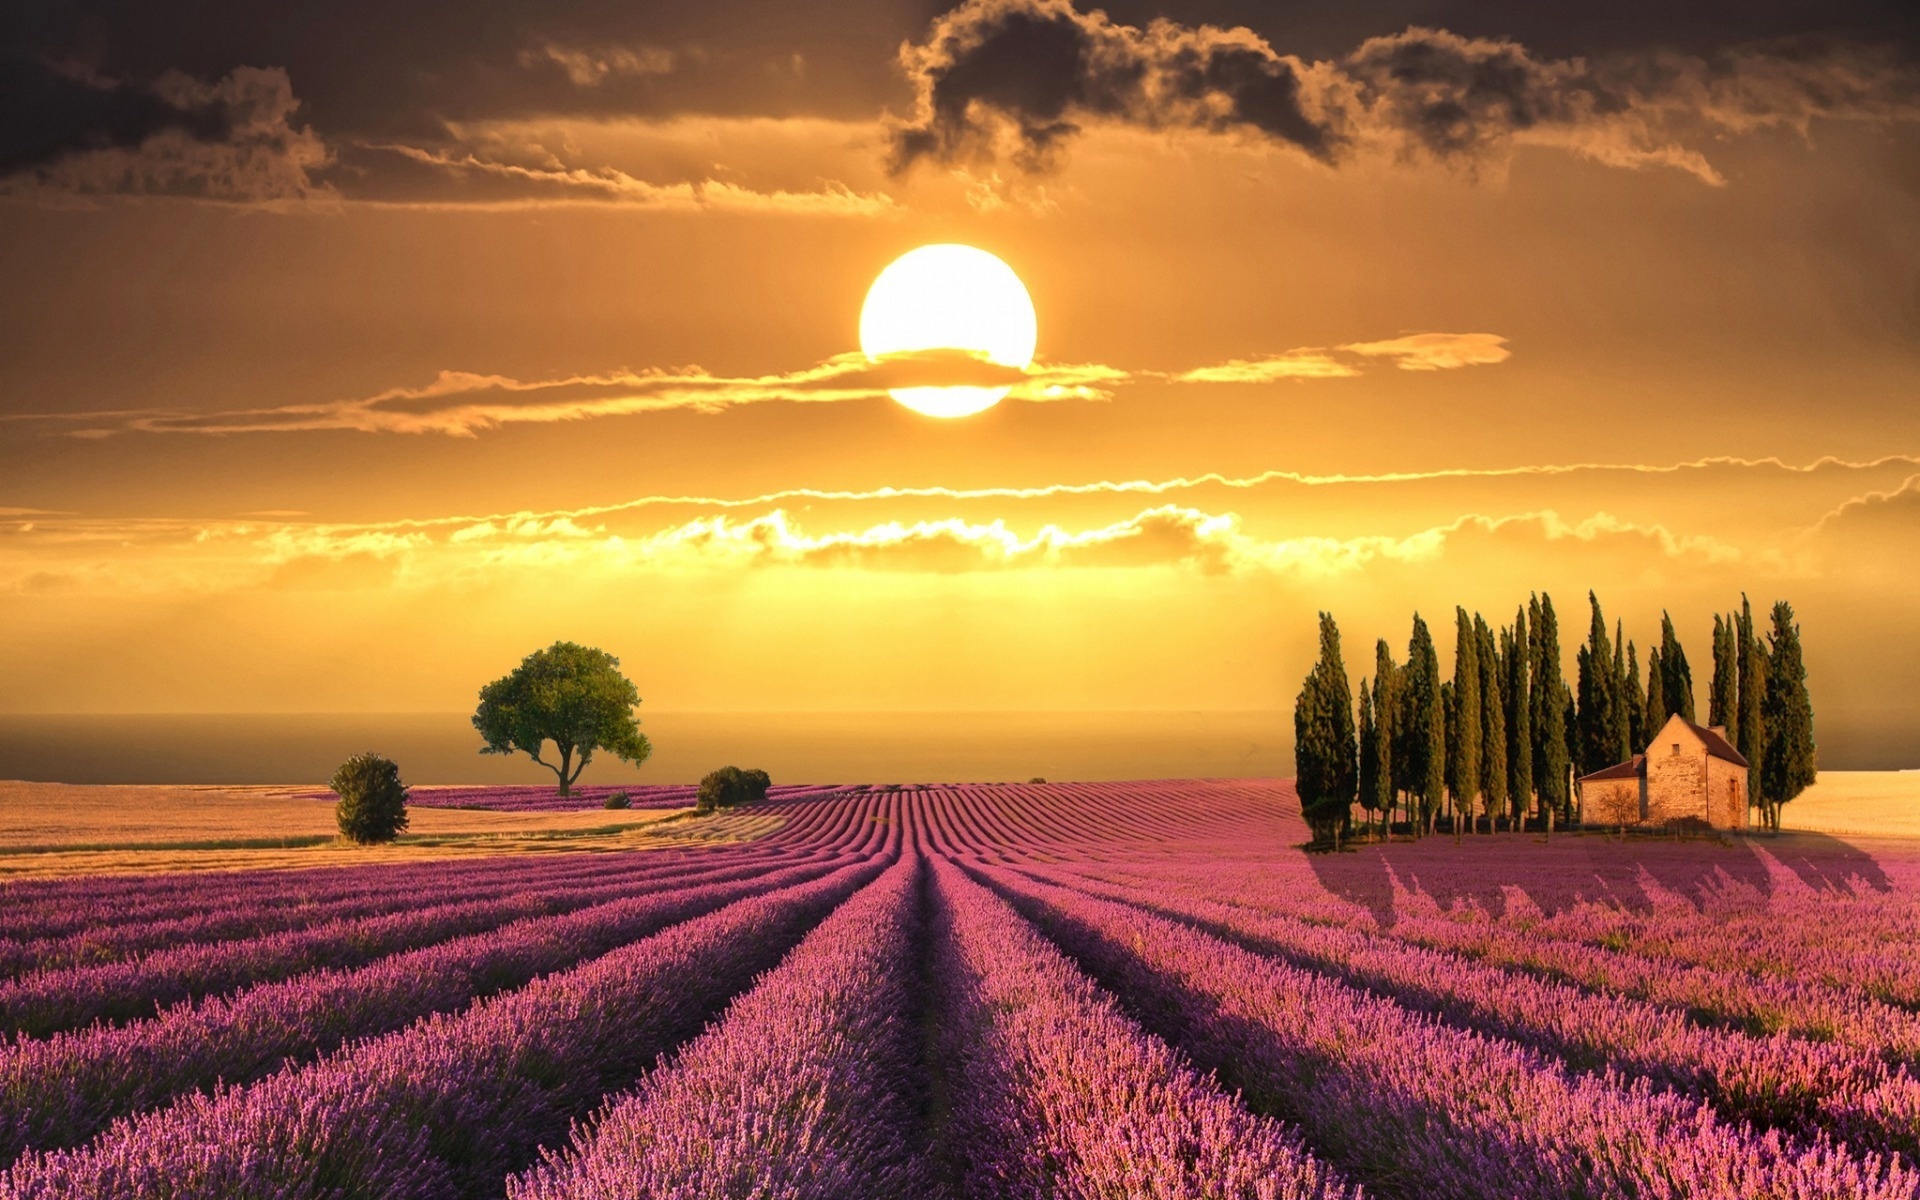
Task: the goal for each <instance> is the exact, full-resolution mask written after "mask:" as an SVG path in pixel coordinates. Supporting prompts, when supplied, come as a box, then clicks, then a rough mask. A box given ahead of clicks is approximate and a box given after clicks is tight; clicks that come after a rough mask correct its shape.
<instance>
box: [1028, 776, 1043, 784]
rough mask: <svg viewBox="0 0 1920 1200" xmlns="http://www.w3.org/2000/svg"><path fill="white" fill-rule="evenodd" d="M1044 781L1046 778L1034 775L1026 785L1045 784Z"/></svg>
mask: <svg viewBox="0 0 1920 1200" xmlns="http://www.w3.org/2000/svg"><path fill="white" fill-rule="evenodd" d="M1046 781H1047V777H1046V776H1045V775H1035V776H1034V777H1033V778H1032V779H1029V780H1027V782H1028V783H1045V782H1046Z"/></svg>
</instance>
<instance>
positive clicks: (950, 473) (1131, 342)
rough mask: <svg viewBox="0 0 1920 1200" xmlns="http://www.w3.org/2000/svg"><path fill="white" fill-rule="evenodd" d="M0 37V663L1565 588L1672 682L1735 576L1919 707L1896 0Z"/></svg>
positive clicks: (1187, 673)
mask: <svg viewBox="0 0 1920 1200" xmlns="http://www.w3.org/2000/svg"><path fill="white" fill-rule="evenodd" d="M0 100H3V101H4V102H3V103H0V676H3V677H4V679H5V681H6V686H5V688H4V694H0V709H4V710H6V711H12V712H17V713H29V712H34V713H54V712H81V713H86V712H93V713H108V712H261V713H269V712H302V711H330V712H384V711H448V710H455V709H463V708H466V707H468V706H470V705H471V704H472V701H473V696H474V694H475V692H476V691H477V689H478V687H479V686H480V684H482V683H484V682H485V681H486V680H488V679H490V678H493V677H494V676H497V675H499V674H502V673H504V672H505V671H506V670H507V669H508V668H510V667H511V666H512V665H513V663H514V662H516V661H517V660H518V658H519V657H520V656H521V655H522V654H524V653H526V652H528V651H529V650H532V649H534V648H536V647H538V646H541V645H545V644H546V643H548V642H551V641H553V640H555V639H558V638H567V639H571V640H576V641H582V642H587V643H590V644H594V645H598V646H601V647H603V648H605V649H607V650H609V651H610V652H612V653H614V654H616V655H618V656H619V657H620V658H621V659H622V662H623V664H624V666H625V668H626V670H627V673H628V674H629V675H630V677H632V678H633V679H634V681H635V682H636V684H637V685H638V687H639V690H640V693H641V695H642V696H643V697H644V698H645V705H644V706H643V712H644V711H646V710H648V709H655V710H660V711H786V712H819V711H862V712H872V711H946V710H1012V711H1017V710H1059V711H1078V710H1143V711H1144V710H1172V709H1183V710H1202V711H1206V710H1267V709H1273V710H1277V709H1284V708H1285V707H1287V706H1288V705H1289V704H1290V703H1291V700H1292V697H1293V695H1294V694H1295V692H1297V690H1298V688H1299V686H1300V680H1301V678H1302V677H1303V676H1304V674H1305V672H1306V670H1307V668H1308V666H1309V665H1310V659H1311V656H1312V654H1313V651H1314V638H1315V614H1316V612H1318V611H1321V610H1325V611H1329V612H1331V613H1333V614H1334V615H1335V617H1336V618H1338V620H1339V621H1340V624H1341V628H1342V631H1343V634H1344V636H1345V639H1346V647H1347V660H1348V665H1349V670H1350V673H1351V674H1352V675H1354V676H1355V677H1356V678H1357V677H1358V676H1359V675H1361V674H1362V673H1363V672H1364V671H1365V670H1366V669H1367V668H1368V667H1369V666H1370V664H1371V661H1372V646H1373V643H1374V640H1375V639H1376V638H1381V637H1385V638H1388V639H1389V640H1390V642H1391V643H1392V644H1393V646H1394V647H1395V649H1396V651H1398V652H1399V653H1401V654H1402V655H1404V652H1405V645H1406V640H1407V631H1408V623H1409V620H1410V617H1411V614H1412V613H1413V612H1414V611H1415V610H1418V611H1420V612H1421V613H1422V614H1423V615H1425V616H1426V618H1427V619H1428V620H1429V621H1430V622H1432V623H1433V624H1435V625H1436V627H1437V628H1441V629H1442V630H1445V629H1447V628H1450V626H1451V622H1452V613H1453V609H1454V606H1455V605H1463V606H1465V607H1466V608H1467V609H1468V610H1469V611H1474V610H1479V611H1483V612H1485V613H1486V614H1487V616H1488V618H1489V619H1490V620H1492V621H1494V622H1496V623H1498V622H1500V621H1507V620H1511V618H1512V614H1513V612H1514V610H1515V608H1516V606H1517V605H1520V604H1523V603H1524V602H1525V600H1526V598H1527V597H1528V595H1529V594H1530V593H1533V592H1537V591H1544V592H1547V593H1549V594H1550V595H1551V596H1552V597H1553V599H1554V601H1555V604H1556V606H1557V608H1558V610H1559V612H1560V616H1561V623H1562V627H1563V630H1564V631H1565V637H1564V642H1565V650H1566V654H1567V656H1568V666H1569V672H1570V673H1571V663H1572V654H1573V650H1574V642H1575V639H1576V638H1577V636H1578V635H1579V633H1580V631H1582V630H1584V629H1585V627H1586V623H1587V593H1588V592H1589V591H1590V590H1591V591H1593V592H1595V593H1596V594H1597V595H1598V596H1599V598H1600V600H1601V602H1602V603H1603V605H1604V606H1605V611H1606V614H1607V618H1608V620H1609V621H1610V622H1611V621H1612V620H1614V619H1619V620H1620V621H1622V622H1623V625H1624V630H1625V633H1626V635H1627V636H1628V637H1630V638H1633V639H1634V640H1636V641H1637V642H1638V643H1639V644H1640V646H1641V647H1642V649H1644V648H1645V646H1646V645H1647V644H1648V642H1649V641H1650V640H1657V638H1658V636H1659V621H1660V617H1661V614H1662V612H1663V611H1665V612H1669V613H1671V615H1672V617H1673V620H1674V622H1675V625H1676V627H1677V628H1678V630H1679V633H1680V636H1681V638H1682V640H1683V642H1684V643H1685V645H1686V647H1687V649H1688V651H1689V654H1690V656H1691V658H1692V660H1693V664H1694V672H1695V677H1696V683H1697V687H1698V690H1699V692H1700V693H1701V696H1702V703H1704V693H1705V686H1704V685H1705V679H1706V674H1707V670H1708V664H1709V660H1710V640H1709V630H1710V628H1711V623H1712V618H1713V614H1714V613H1716V612H1725V611H1727V610H1729V609H1730V608H1732V607H1735V606H1737V605H1738V603H1739V601H1740V597H1741V596H1742V595H1743V594H1745V595H1747V596H1748V597H1750V598H1751V600H1752V601H1753V603H1754V604H1755V606H1756V607H1757V608H1764V607H1766V606H1768V605H1770V604H1771V603H1772V602H1773V601H1774V600H1777V599H1785V600H1789V601H1791V602H1792V603H1793V605H1794V607H1795V610H1796V612H1797V613H1798V615H1799V617H1800V621H1801V625H1802V630H1803V636H1804V641H1805V646H1806V656H1807V662H1808V670H1809V680H1810V686H1811V689H1812V693H1813V697H1814V703H1815V710H1816V721H1817V732H1818V736H1819V739H1820V744H1821V748H1822V756H1823V762H1825V763H1827V764H1828V765H1830V766H1846V765H1864V764H1871V765H1876V766H1887V765H1907V766H1920V690H1916V689H1914V688H1913V687H1912V685H1911V681H1912V680H1913V679H1914V678H1916V677H1920V638H1917V637H1916V636H1915V635H1914V627H1915V618H1916V616H1920V600H1917V599H1916V596H1915V584H1916V583H1917V582H1920V568H1916V566H1915V565H1914V564H1915V562H1916V555H1917V554H1920V405H1916V398H1920V22H1917V21H1916V18H1914V17H1913V16H1912V15H1910V14H1909V13H1908V11H1907V9H1906V6H1904V5H1899V4H1893V3H1885V4H1881V3H1861V2H1841V3H1826V4H1820V5H1809V4H1802V3H1793V4H1787V3H1761V4H1733V3H1720V2H1710V3H1694V4H1678V5H1675V4H1660V5H1655V4H1651V3H1624V4H1623V3H1609V4H1604V5H1603V4H1598V3H1594V4H1571V5H1560V6H1554V8H1553V11H1552V12H1551V13H1548V12H1547V11H1546V10H1545V9H1544V7H1543V6H1537V5H1522V4H1514V3H1495V4H1475V5H1464V4H1450V3H1425V2H1422V3H1414V2H1384V0H1371V2H1366V3H1356V4H1349V5H1341V6H1338V7H1337V9H1334V8H1333V6H1326V9H1324V10H1323V9H1307V8H1304V7H1299V6H1292V5H1284V4H1282V5H1275V4H1251V3H1242V2H1234V0H1204V2H1195V3H1185V4H1173V3H1168V4H1160V5H1154V4H1138V3H1126V4H1116V5H1113V6H1110V7H1108V8H1105V9H1096V8H1094V7H1091V6H1088V5H1082V4H1068V3H1064V2H1060V0H987V2H975V3H968V4H964V5H961V6H959V7H957V8H946V7H943V6H941V5H937V4H925V3H886V2H873V0H833V2H831V3H827V4H792V3H787V4H781V3H773V2H771V0H735V2H730V3H729V2H720V0H717V2H715V3H712V4H704V5H680V4H674V5H668V4H628V5H621V6H607V5H601V4H587V3H579V2H578V0H560V2H557V3H542V4H538V5H535V4H527V3H506V2H504V0H478V2H468V3H461V4H458V5H456V4H450V3H425V4H418V5H409V6H405V8H404V9H395V8H394V7H393V6H391V5H374V4H370V3H365V2H363V0H342V2H335V3H327V4H320V3H290V4H283V5H272V6H260V5H254V4H240V3H236V2H233V0H202V2H198V3H193V4H186V3H181V2H180V0H160V2H158V3H140V4H133V3H109V2H94V0H58V2H54V0H23V2H21V3H16V4H12V5H9V6H7V9H6V12H5V14H4V15H0ZM939 242H960V243H965V244H968V245H972V246H977V247H980V248H982V249H985V250H987V251H990V252H991V253H993V254H995V255H997V256H999V257H1000V258H1001V259H1003V260H1004V261H1005V262H1006V263H1007V264H1008V265H1009V266H1011V267H1012V268H1013V270H1014V271H1015V272H1016V273H1017V274H1018V276H1019V277H1020V279H1021V280H1023V281H1024V283H1025V285H1026V287H1027V289H1028V290H1029V292H1030V294H1031V297H1032V301H1033V305H1034V309H1035V311H1036V313H1037V318H1038V330H1039V333H1038V352H1037V357H1036V359H1035V361H1034V363H1033V364H1032V366H1031V367H1029V368H1028V369H1027V370H1026V371H1025V372H1023V373H1021V374H1020V376H1019V378H1018V379H1017V380H1015V381H1013V392H1012V394H1011V395H1009V396H1008V398H1006V399H1005V400H1003V401H1001V402H1000V403H999V404H998V405H996V406H994V407H993V408H990V409H988V410H987V411H985V412H983V413H980V414H978V415H976V416H972V417H966V418H961V419H956V420H940V419H935V418H929V417H926V416H922V415H920V414H918V413H915V412H912V411H910V410H908V409H907V408H905V407H903V406H902V405H900V404H898V403H896V402H894V401H893V400H892V399H890V398H889V395H888V392H887V386H888V384H889V383H890V382H897V381H898V379H899V378H900V376H898V375H897V374H896V373H894V372H897V371H898V370H904V369H907V368H909V367H912V364H906V365H905V366H902V365H901V364H892V363H885V362H883V363H879V364H875V363H872V362H869V361H868V360H867V359H866V358H865V357H864V356H862V355H861V354H860V346H859V344H858V338H857V331H858V321H859V314H860V308H861V303H862V300H863V298H864V296H865V295H866V291H867V288H868V286H869V285H870V284H871V283H872V281H873V280H874V278H875V277H876V276H877V275H878V274H879V272H880V271H881V270H882V269H883V268H884V267H886V266H887V264H888V263H890V262H892V261H893V260H894V259H895V258H897V257H898V256H900V255H901V254H903V253H905V252H907V251H909V250H912V249H913V248H915V247H917V246H921V245H925V244H929V243H939ZM950 366H951V364H948V365H944V366H939V367H938V369H940V370H946V369H949V367H950ZM915 369H918V368H915ZM1450 641H1451V638H1450V636H1443V637H1442V638H1441V642H1442V658H1443V662H1444V661H1445V660H1446V659H1447V658H1448V657H1449V652H1450V649H1451V647H1450Z"/></svg>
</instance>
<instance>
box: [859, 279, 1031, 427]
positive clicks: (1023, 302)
mask: <svg viewBox="0 0 1920 1200" xmlns="http://www.w3.org/2000/svg"><path fill="white" fill-rule="evenodd" d="M1038 336H1039V322H1038V319H1037V318H1036V317H1035V315H1034V311H1033V297H1031V296H1029V295H1028V294H1027V288H1026V285H1025V284H1023V283H1021V282H1020V277H1019V276H1018V275H1015V274H1014V273H1013V268H1012V267H1009V266H1008V265H1007V264H1006V263H1004V262H1002V261H1000V259H998V258H996V257H995V256H993V255H991V254H989V253H987V252H986V251H985V250H979V249H975V248H974V247H972V246H962V245H958V244H955V243H941V244H938V245H932V246H922V247H920V248H919V249H918V250H910V251H908V252H907V253H905V254H903V255H901V256H900V257H899V258H896V259H894V260H893V262H891V263H890V264H888V266H887V269H886V270H884V271H882V272H880V277H879V278H878V279H875V280H874V281H873V287H871V288H870V289H868V291H867V302H866V303H865V304H864V305H862V306H861V308H860V349H861V351H862V352H863V353H864V354H866V356H867V357H868V358H869V359H874V360H878V359H880V358H881V357H883V356H885V355H890V354H908V353H913V352H916V351H926V350H957V351H962V352H965V353H970V354H974V355H977V356H979V357H980V358H983V359H985V360H986V361H987V362H990V363H993V364H994V365H996V366H1000V367H1011V368H1014V369H1015V370H1024V369H1025V368H1026V367H1027V366H1028V365H1029V364H1031V363H1032V362H1033V348H1034V344H1035V342H1036V341H1037V339H1038ZM1010 390H1012V389H1011V388H1010V387H1008V386H985V387H982V386H976V385H970V384H967V385H963V384H946V385H941V386H935V387H895V388H889V389H888V394H889V395H891V396H892V397H893V398H894V399H895V400H898V401H899V402H900V403H902V404H904V405H906V406H907V407H908V408H911V409H913V410H914V411H915V412H920V413H925V414H926V415H927V416H930V417H966V416H971V415H973V414H974V413H977V412H980V411H982V410H984V409H989V408H992V407H993V406H994V405H995V404H998V403H999V402H1000V400H1001V398H1002V397H1004V396H1005V395H1006V394H1007V393H1008V392H1009V391H1010Z"/></svg>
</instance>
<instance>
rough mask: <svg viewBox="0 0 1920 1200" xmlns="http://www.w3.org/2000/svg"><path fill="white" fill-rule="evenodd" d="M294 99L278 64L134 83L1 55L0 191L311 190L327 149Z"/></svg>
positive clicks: (309, 193)
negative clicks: (296, 120) (211, 77)
mask: <svg viewBox="0 0 1920 1200" xmlns="http://www.w3.org/2000/svg"><path fill="white" fill-rule="evenodd" d="M298 107H299V101H297V100H296V99H295V98H294V95H293V88H292V86H291V84H290V83H289V81H288V79H287V75H286V72H284V71H278V70H271V69H266V70H263V69H259V68H252V67H240V68H236V69H235V70H234V71H232V72H231V73H230V74H228V75H227V77H226V78H224V79H220V80H218V81H216V82H213V83H206V82H203V81H201V80H197V79H193V78H190V77H188V76H186V75H183V74H181V73H179V72H169V73H167V74H164V75H161V76H160V77H159V78H158V79H155V80H154V81H153V82H151V83H134V82H128V81H122V80H112V79H105V78H101V77H99V76H95V75H92V74H90V73H86V72H81V71H78V70H73V71H61V70H57V69H55V68H53V67H50V66H48V65H46V64H44V63H39V62H32V61H28V60H23V59H18V58H14V59H8V60H0V193H5V194H13V195H23V194H24V195H29V196H60V195H70V194H81V195H104V194H127V193H134V194H149V195H185V196H195V197H200V198H204V199H214V200H223V201H233V202H241V203H256V202H276V201H287V200H303V199H310V198H312V197H314V196H316V195H321V194H325V189H324V188H322V187H320V186H319V185H317V184H316V183H315V182H314V180H313V178H312V177H311V174H310V172H312V171H313V170H315V169H317V168H319V167H323V166H325V165H326V164H327V163H328V162H329V161H330V152H329V151H328V149H327V147H326V145H325V144H324V143H323V142H322V141H321V140H320V139H319V137H318V136H316V135H315V134H314V133H313V131H312V130H311V129H308V128H304V127H295V126H294V125H293V123H292V120H291V118H292V115H293V112H294V110H295V109H297V108H298Z"/></svg>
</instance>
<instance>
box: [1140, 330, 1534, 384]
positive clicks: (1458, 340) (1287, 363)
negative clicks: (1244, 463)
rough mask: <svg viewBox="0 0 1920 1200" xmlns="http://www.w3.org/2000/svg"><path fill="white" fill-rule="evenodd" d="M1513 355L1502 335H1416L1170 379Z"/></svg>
mask: <svg viewBox="0 0 1920 1200" xmlns="http://www.w3.org/2000/svg"><path fill="white" fill-rule="evenodd" d="M1511 357H1513V352H1512V351H1511V350H1508V349H1507V339H1506V338H1503V337H1501V336H1500V335H1499V334H1497V333H1412V334H1407V335H1406V336H1404V337H1397V338H1392V339H1389V340H1387V341H1383V342H1350V343H1348V344H1347V345H1344V346H1331V347H1321V346H1307V347H1302V348H1300V349H1297V350H1288V351H1287V352H1285V353H1284V354H1270V355H1266V356H1264V357H1261V358H1234V359H1229V360H1227V361H1226V362H1223V363H1216V364H1214V365H1213V366H1208V367H1196V368H1194V369H1193V370H1190V371H1182V372H1180V373H1178V374H1175V375H1170V376H1167V377H1166V378H1170V379H1173V380H1175V381H1177V382H1180V383H1278V382H1280V381H1282V380H1288V379H1293V380H1299V379H1350V378H1352V377H1353V376H1356V375H1358V374H1360V372H1361V370H1362V368H1363V367H1364V365H1365V362H1364V360H1367V359H1387V360H1389V361H1391V362H1392V363H1393V365H1394V366H1396V367H1399V368H1400V369H1401V370H1403V371H1451V370H1454V369H1456V368H1459V367H1479V366H1491V365H1493V364H1496V363H1503V362H1505V361H1507V359H1509V358H1511Z"/></svg>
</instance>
